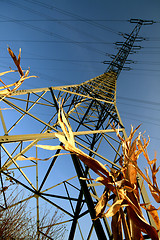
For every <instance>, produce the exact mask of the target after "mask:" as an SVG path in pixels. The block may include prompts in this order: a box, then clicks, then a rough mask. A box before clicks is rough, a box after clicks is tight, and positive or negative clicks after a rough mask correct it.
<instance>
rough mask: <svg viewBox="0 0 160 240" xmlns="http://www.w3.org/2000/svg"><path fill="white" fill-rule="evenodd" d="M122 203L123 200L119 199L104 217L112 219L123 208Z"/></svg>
mask: <svg viewBox="0 0 160 240" xmlns="http://www.w3.org/2000/svg"><path fill="white" fill-rule="evenodd" d="M122 202H123V199H119V200H117V201H116V202H115V203H113V204H112V206H111V207H110V208H109V209H108V210H107V212H106V213H105V214H104V216H105V217H112V216H114V215H115V214H116V213H117V212H118V211H119V209H120V208H121V206H122Z"/></svg>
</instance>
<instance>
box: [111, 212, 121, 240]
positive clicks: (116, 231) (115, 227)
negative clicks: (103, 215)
mask: <svg viewBox="0 0 160 240" xmlns="http://www.w3.org/2000/svg"><path fill="white" fill-rule="evenodd" d="M111 228H112V234H113V239H114V240H123V234H122V233H123V231H122V221H121V216H120V213H119V212H117V213H116V214H115V215H114V216H113V217H112V222H111Z"/></svg>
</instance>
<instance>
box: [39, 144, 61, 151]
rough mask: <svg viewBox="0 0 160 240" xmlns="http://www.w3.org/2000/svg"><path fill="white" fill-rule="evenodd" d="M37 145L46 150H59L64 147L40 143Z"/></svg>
mask: <svg viewBox="0 0 160 240" xmlns="http://www.w3.org/2000/svg"><path fill="white" fill-rule="evenodd" d="M36 147H38V148H43V149H46V150H51V151H53V150H58V149H63V147H61V146H51V145H40V144H38V145H36Z"/></svg>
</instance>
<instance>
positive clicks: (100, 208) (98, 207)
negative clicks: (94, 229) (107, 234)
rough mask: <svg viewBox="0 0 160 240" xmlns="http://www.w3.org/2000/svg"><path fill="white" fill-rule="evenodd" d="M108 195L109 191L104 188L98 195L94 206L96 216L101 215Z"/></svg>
mask: <svg viewBox="0 0 160 240" xmlns="http://www.w3.org/2000/svg"><path fill="white" fill-rule="evenodd" d="M108 197H109V191H108V190H105V192H104V193H103V194H102V196H101V197H100V199H99V201H98V203H97V205H96V206H95V212H96V218H98V217H102V214H103V213H104V210H105V208H106V205H107V202H108Z"/></svg>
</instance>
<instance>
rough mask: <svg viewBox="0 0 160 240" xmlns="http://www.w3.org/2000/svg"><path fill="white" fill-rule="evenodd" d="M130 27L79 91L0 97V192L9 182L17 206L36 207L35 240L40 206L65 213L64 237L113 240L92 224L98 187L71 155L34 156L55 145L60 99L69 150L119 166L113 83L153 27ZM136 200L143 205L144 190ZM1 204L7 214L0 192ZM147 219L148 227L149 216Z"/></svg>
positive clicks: (106, 229)
mask: <svg viewBox="0 0 160 240" xmlns="http://www.w3.org/2000/svg"><path fill="white" fill-rule="evenodd" d="M130 22H132V23H136V26H135V28H134V29H133V31H132V33H131V34H130V35H127V34H125V35H124V37H125V38H126V40H125V42H124V43H120V42H119V43H117V45H120V49H119V51H118V53H117V55H116V56H115V57H114V59H113V60H112V62H111V63H110V64H109V66H108V68H107V70H106V71H105V73H104V74H102V75H100V76H98V77H95V78H93V79H90V80H89V81H86V82H84V83H82V84H78V85H77V84H74V85H68V86H61V87H46V88H37V89H29V90H17V91H15V92H13V93H12V94H11V95H9V96H6V97H4V96H3V95H1V96H0V99H1V109H3V108H6V107H8V106H9V108H11V109H12V110H9V111H12V115H11V116H12V117H11V118H10V117H9V116H10V115H9V114H10V113H9V112H7V111H4V112H3V115H2V111H1V110H0V118H1V122H2V127H3V130H4V134H1V136H0V144H1V185H2V188H3V187H4V185H5V183H4V179H5V177H6V179H9V180H11V181H12V182H14V183H15V184H14V185H13V187H14V186H16V185H17V184H18V185H19V188H20V189H21V188H24V189H25V190H26V192H29V194H30V196H29V197H28V196H26V197H24V201H25V200H26V201H28V199H29V201H31V205H32V204H33V202H34V201H35V202H36V206H37V231H38V234H37V236H38V238H39V237H40V235H41V234H42V235H44V233H43V229H42V228H40V226H39V221H40V217H41V216H40V212H39V209H41V206H42V205H43V203H44V202H46V203H47V204H49V205H50V206H52V207H53V208H58V209H59V210H60V211H62V212H63V213H64V214H65V215H64V222H65V223H66V224H68V225H67V226H68V229H70V230H69V234H68V239H70V240H71V239H80V237H79V238H78V237H77V236H79V235H80V236H81V239H92V238H91V237H92V236H93V235H94V236H96V237H97V239H101V240H102V239H103V240H104V239H108V238H109V239H112V233H111V230H110V224H109V223H108V221H107V220H106V219H102V220H99V219H97V220H93V219H94V218H95V212H94V206H95V204H96V203H97V200H98V199H99V197H100V195H101V194H102V192H103V190H104V189H102V186H97V187H95V186H94V187H93V186H92V184H91V182H89V181H88V182H87V181H84V180H81V177H83V178H85V177H87V176H89V178H91V177H92V176H93V178H94V174H93V172H91V171H90V170H89V169H88V168H87V167H86V166H84V165H83V164H82V163H81V162H80V161H79V159H78V158H77V157H76V156H75V155H70V154H67V155H64V153H63V152H62V151H61V150H55V151H53V156H52V158H49V157H48V156H49V154H50V153H48V152H47V153H46V151H45V150H42V149H38V150H37V148H36V144H37V143H38V144H45V145H46V144H48V145H54V146H55V145H57V144H58V141H57V139H56V136H55V132H59V131H61V130H60V127H59V124H58V121H57V112H58V109H59V106H58V102H59V101H61V99H63V109H64V111H65V113H66V116H67V118H68V120H69V122H70V124H71V126H72V129H73V133H74V136H75V142H76V145H77V146H78V147H79V148H82V149H83V151H84V152H86V153H87V154H89V155H90V156H92V157H94V158H96V159H98V160H99V161H100V162H102V163H103V164H106V163H107V164H109V165H110V166H111V167H114V168H116V169H117V168H120V167H119V165H118V160H119V158H120V156H121V142H120V140H119V139H118V138H117V135H116V133H115V132H114V131H113V129H112V128H111V124H114V126H115V128H117V127H118V126H119V131H120V133H121V135H122V137H124V138H126V133H125V127H124V126H123V123H122V121H121V118H120V115H119V112H118V109H117V106H116V82H117V78H118V76H119V74H120V72H121V70H122V69H123V68H124V64H125V62H126V60H127V57H128V55H129V53H130V52H131V51H132V50H133V48H134V42H135V41H136V39H137V38H138V33H139V30H140V28H141V27H142V25H147V24H152V23H153V22H152V21H143V20H139V19H138V20H137V19H132V20H131V21H130ZM75 77H76V76H75ZM17 133H20V134H19V135H17ZM31 156H32V157H33V156H35V160H34V159H32V160H25V158H27V157H31ZM22 157H23V158H22ZM21 158H22V159H21ZM44 159H45V160H44ZM142 195H143V199H144V201H145V202H148V196H147V194H146V191H145V188H144V187H142ZM3 199H4V202H3V203H1V206H3V207H4V208H7V197H6V193H5V192H3ZM92 220H93V221H92ZM149 220H150V221H151V223H152V218H151V216H149ZM86 225H87V226H86ZM48 238H49V236H48ZM49 239H50V238H49ZM94 239H95V238H94Z"/></svg>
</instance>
